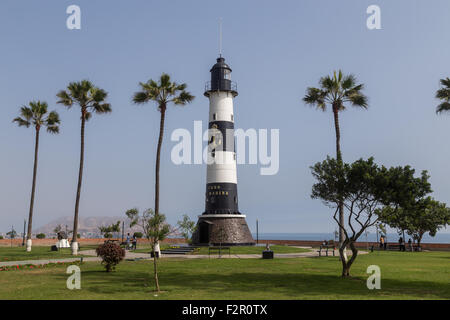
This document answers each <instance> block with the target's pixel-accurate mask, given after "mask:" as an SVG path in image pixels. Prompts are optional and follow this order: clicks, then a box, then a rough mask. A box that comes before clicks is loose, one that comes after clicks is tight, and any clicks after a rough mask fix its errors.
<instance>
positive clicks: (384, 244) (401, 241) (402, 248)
mask: <svg viewBox="0 0 450 320" xmlns="http://www.w3.org/2000/svg"><path fill="white" fill-rule="evenodd" d="M398 244H399V250H400V251H406V244H405V240H404V239H403V238H402V237H400V238H399V239H398ZM408 247H409V248H411V247H412V240H411V238H409V240H408ZM386 248H387V241H386V237H385V236H381V237H380V249H383V250H386Z"/></svg>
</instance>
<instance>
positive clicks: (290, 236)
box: [252, 233, 450, 243]
mask: <svg viewBox="0 0 450 320" xmlns="http://www.w3.org/2000/svg"><path fill="white" fill-rule="evenodd" d="M252 235H253V239H255V240H256V233H253V234H252ZM405 236H406V241H408V239H409V238H410V237H409V236H408V235H407V234H406V233H405ZM376 237H377V235H376V234H375V233H369V234H368V235H367V240H366V235H365V234H362V235H361V236H360V237H359V239H358V241H359V242H365V241H370V242H376V241H377V240H376ZM398 238H399V235H398V234H396V233H388V234H387V240H388V241H389V242H397V241H398ZM333 239H334V234H333V233H260V234H259V240H317V241H323V240H333ZM422 243H450V233H438V234H436V236H435V237H430V236H429V235H428V234H426V235H424V236H423V239H422Z"/></svg>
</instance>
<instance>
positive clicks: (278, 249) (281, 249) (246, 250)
mask: <svg viewBox="0 0 450 320" xmlns="http://www.w3.org/2000/svg"><path fill="white" fill-rule="evenodd" d="M263 250H265V247H259V246H258V247H257V246H248V247H247V246H244V247H230V253H231V254H261V252H263ZM270 250H272V251H273V252H274V253H275V254H277V253H300V252H308V251H310V250H308V249H303V248H295V247H290V246H280V245H273V246H270ZM208 252H209V249H208V248H199V249H197V250H196V251H195V252H194V253H193V254H208ZM214 254H216V255H217V254H218V252H216V251H214ZM223 254H225V255H226V254H228V251H224V252H223Z"/></svg>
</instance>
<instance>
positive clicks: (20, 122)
mask: <svg viewBox="0 0 450 320" xmlns="http://www.w3.org/2000/svg"><path fill="white" fill-rule="evenodd" d="M13 122H16V123H17V125H18V126H19V127H27V128H28V127H29V126H30V124H31V123H30V121H28V120H25V119H22V118H20V117H17V118H14V120H13Z"/></svg>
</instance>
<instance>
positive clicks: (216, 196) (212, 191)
mask: <svg viewBox="0 0 450 320" xmlns="http://www.w3.org/2000/svg"><path fill="white" fill-rule="evenodd" d="M205 214H239V210H238V197H237V184H235V183H220V182H217V183H208V184H206V201H205Z"/></svg>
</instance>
